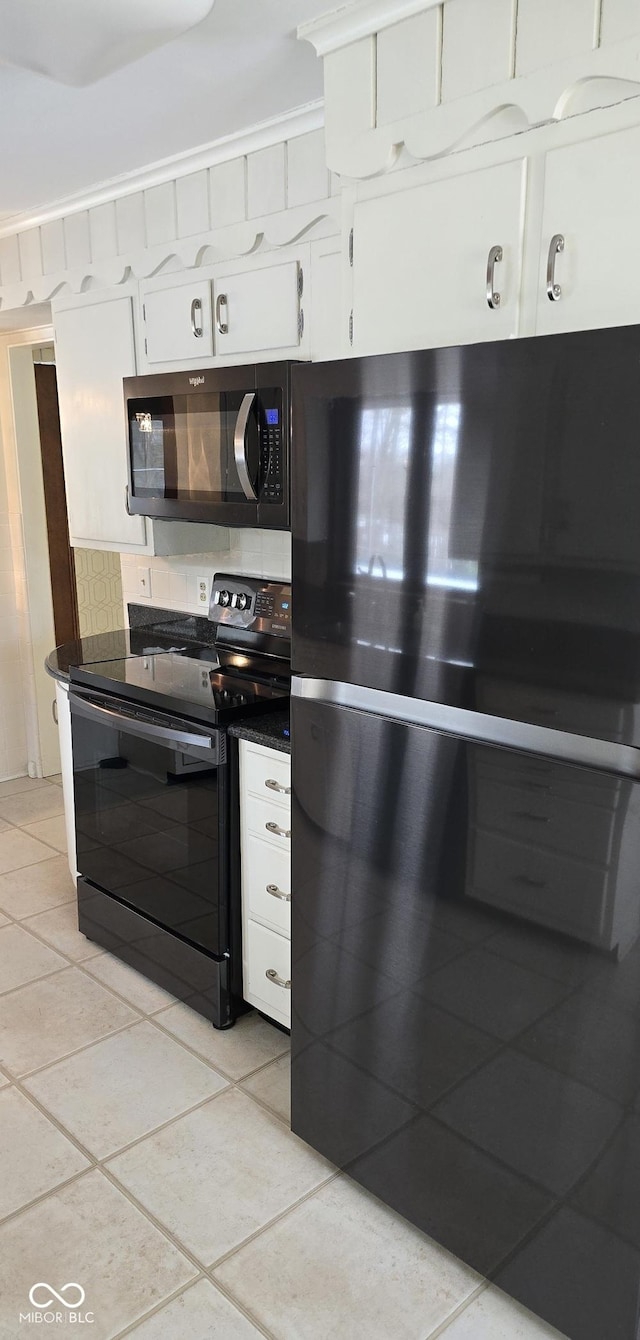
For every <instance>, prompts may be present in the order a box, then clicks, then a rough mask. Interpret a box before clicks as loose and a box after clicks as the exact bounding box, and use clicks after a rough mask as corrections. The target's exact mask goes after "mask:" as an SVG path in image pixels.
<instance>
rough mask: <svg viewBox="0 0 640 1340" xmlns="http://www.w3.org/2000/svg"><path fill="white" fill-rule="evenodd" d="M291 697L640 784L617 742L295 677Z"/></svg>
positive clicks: (634, 752)
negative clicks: (612, 775) (455, 736)
mask: <svg viewBox="0 0 640 1340" xmlns="http://www.w3.org/2000/svg"><path fill="white" fill-rule="evenodd" d="M291 696H292V697H293V698H305V699H307V700H309V701H312V702H324V703H329V704H332V705H334V706H336V707H348V708H351V709H353V710H356V711H360V712H374V713H376V714H377V715H378V716H383V717H387V718H388V719H389V720H390V721H397V722H403V723H404V724H406V725H410V726H426V727H430V728H431V729H434V730H440V731H445V732H448V733H449V734H450V735H461V736H464V737H465V738H468V739H472V740H478V741H479V742H481V743H484V744H496V745H503V746H505V747H506V748H509V749H520V750H522V751H523V752H526V753H533V754H541V755H544V756H545V757H546V758H554V759H559V760H562V761H563V762H565V763H576V764H578V765H580V766H583V767H589V768H598V769H600V770H602V771H604V772H612V773H617V774H621V775H623V776H625V777H633V778H640V749H636V748H634V746H633V745H627V744H616V743H615V741H612V740H602V739H595V738H593V737H591V736H586V735H575V734H573V733H572V732H571V731H563V730H556V729H555V728H552V727H550V726H536V725H534V724H532V723H531V722H527V721H515V720H512V719H510V718H508V717H497V716H491V715H490V714H489V713H485V712H472V711H469V710H468V709H467V708H464V707H451V706H450V705H449V704H448V703H436V702H428V701H426V700H424V699H420V698H408V697H405V696H403V695H402V694H399V693H388V692H386V691H385V690H383V689H371V688H367V687H365V686H364V685H360V684H344V683H341V682H339V681H337V680H327V679H313V678H306V677H304V678H303V677H301V676H299V675H295V676H294V677H293V678H292V681H291Z"/></svg>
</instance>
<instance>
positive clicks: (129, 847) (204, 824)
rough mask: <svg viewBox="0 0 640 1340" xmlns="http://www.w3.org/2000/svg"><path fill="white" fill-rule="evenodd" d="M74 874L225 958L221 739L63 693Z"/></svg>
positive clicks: (188, 725) (104, 700)
mask: <svg viewBox="0 0 640 1340" xmlns="http://www.w3.org/2000/svg"><path fill="white" fill-rule="evenodd" d="M69 697H70V704H71V725H72V737H73V777H74V790H75V819H76V842H77V865H78V871H79V873H80V875H81V876H84V878H85V879H86V880H88V881H90V883H91V884H93V885H95V886H96V887H97V888H99V889H101V890H102V891H103V892H104V893H106V894H109V895H110V896H111V897H113V898H115V899H117V900H118V901H119V902H121V903H123V904H125V905H126V906H128V907H130V908H133V909H134V911H136V912H137V913H139V914H141V915H142V916H144V917H146V918H147V919H149V920H150V921H152V922H154V923H155V924H156V925H158V926H161V927H163V928H164V929H166V930H168V931H170V932H171V933H172V934H173V935H176V936H179V937H180V939H182V940H183V941H185V942H186V943H187V944H190V945H192V946H195V947H196V948H197V949H201V950H206V951H207V953H209V954H212V955H215V956H216V957H220V956H223V955H226V954H228V952H229V910H228V869H229V851H228V832H229V824H228V816H227V808H228V780H227V766H226V737H225V735H224V732H222V731H219V730H213V729H207V728H203V727H201V726H198V725H197V724H196V723H193V722H190V721H186V720H184V719H180V718H175V717H171V716H169V715H168V714H165V713H162V712H155V711H153V710H149V709H148V708H142V707H137V706H135V705H134V704H132V703H128V702H123V701H122V700H120V699H118V698H117V697H115V696H112V695H110V694H101V693H96V692H94V691H91V692H90V693H88V692H85V691H84V690H81V689H79V688H78V687H77V686H73V687H72V690H71V693H70V695H69Z"/></svg>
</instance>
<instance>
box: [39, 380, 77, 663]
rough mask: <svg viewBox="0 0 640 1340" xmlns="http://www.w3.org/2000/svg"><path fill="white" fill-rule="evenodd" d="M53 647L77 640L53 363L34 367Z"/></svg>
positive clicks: (74, 586) (74, 573) (71, 553)
mask: <svg viewBox="0 0 640 1340" xmlns="http://www.w3.org/2000/svg"><path fill="white" fill-rule="evenodd" d="M34 373H35V383H36V401H37V405H38V425H39V429H40V453H41V456H42V480H43V484H44V504H45V510H46V514H47V538H48V544H49V567H50V569H51V596H52V600H53V623H54V628H55V635H56V646H60V644H61V643H63V642H73V641H74V640H75V639H76V638H77V637H79V635H80V634H79V620H78V597H77V589H76V571H75V564H74V560H73V550H72V549H71V546H70V544H69V524H68V520H67V495H66V492H65V486H64V465H63V460H62V440H61V437H60V415H59V411H58V383H57V379H56V368H55V363H36V364H35V366H34Z"/></svg>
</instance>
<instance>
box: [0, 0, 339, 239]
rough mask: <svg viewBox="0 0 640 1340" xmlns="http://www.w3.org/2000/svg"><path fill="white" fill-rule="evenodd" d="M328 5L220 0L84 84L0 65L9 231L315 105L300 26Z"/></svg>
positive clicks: (0, 172) (2, 196)
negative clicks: (33, 215)
mask: <svg viewBox="0 0 640 1340" xmlns="http://www.w3.org/2000/svg"><path fill="white" fill-rule="evenodd" d="M54 3H55V0H51V4H54ZM105 3H107V4H108V3H109V0H105ZM177 3H179V0H177ZM333 7H335V0H334V3H333V4H332V3H331V0H216V2H215V4H214V6H213V9H212V10H211V12H210V13H209V14H208V15H207V17H206V18H205V19H204V20H203V21H202V22H201V23H199V24H198V25H197V26H196V27H194V28H191V29H190V31H189V32H187V33H185V34H184V35H183V36H181V37H178V38H176V39H175V40H173V41H170V42H168V43H167V44H166V45H164V46H162V47H160V48H159V49H158V50H156V51H153V52H152V53H150V54H149V55H146V56H143V57H142V58H141V59H139V60H136V61H134V62H133V63H132V64H129V65H126V66H125V67H124V68H122V69H119V70H117V71H116V72H114V73H113V74H109V75H107V76H105V77H104V78H103V79H100V80H98V82H96V83H93V84H91V85H89V86H85V87H81V88H78V87H69V86H68V85H65V84H62V83H57V82H54V81H53V80H52V79H50V78H48V77H47V76H45V75H40V74H36V73H33V72H32V71H30V70H25V69H18V68H15V67H13V66H9V65H2V64H0V219H2V220H4V223H5V227H6V223H7V220H8V219H9V218H10V217H11V216H12V215H14V214H24V213H28V212H30V211H37V210H38V209H39V208H40V207H44V206H47V205H50V204H52V203H53V202H55V201H58V200H61V199H64V198H65V197H67V196H70V195H75V194H77V193H79V192H84V191H88V190H89V189H90V188H91V187H93V186H96V185H98V184H99V183H102V182H104V181H107V180H108V179H109V178H111V177H117V176H120V175H121V174H123V173H128V172H134V171H135V170H137V169H141V168H144V167H146V166H148V165H149V164H152V163H155V162H158V161H159V160H161V159H164V158H169V157H172V156H173V155H174V154H180V153H185V152H188V151H189V150H191V149H197V148H198V147H200V146H202V145H206V144H209V143H211V142H212V141H214V140H218V139H221V138H223V137H224V136H227V135H233V134H234V133H237V132H239V131H241V130H243V129H245V128H248V127H250V126H254V125H256V124H258V123H259V122H261V121H265V120H269V119H270V118H272V117H277V116H279V115H282V114H284V113H286V112H288V111H291V110H293V109H294V108H297V107H302V106H304V104H306V103H309V102H313V101H315V100H316V99H318V98H320V97H321V96H322V64H321V61H319V60H318V58H317V57H316V55H315V53H314V51H313V48H312V47H311V46H310V45H309V43H307V42H298V41H297V39H296V27H297V25H298V24H299V23H303V22H305V21H306V20H307V19H311V18H315V17H316V16H317V15H319V14H322V13H325V12H326V11H327V10H329V9H331V8H333ZM70 40H72V35H70Z"/></svg>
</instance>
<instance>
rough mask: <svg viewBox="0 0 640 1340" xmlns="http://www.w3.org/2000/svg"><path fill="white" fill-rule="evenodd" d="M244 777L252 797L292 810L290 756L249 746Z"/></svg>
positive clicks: (245, 758)
mask: <svg viewBox="0 0 640 1340" xmlns="http://www.w3.org/2000/svg"><path fill="white" fill-rule="evenodd" d="M243 777H244V784H245V787H246V789H247V791H248V792H250V793H251V795H253V796H259V797H260V799H261V800H265V799H268V800H270V801H274V802H275V804H277V805H284V806H286V808H287V809H288V810H290V808H291V759H290V758H289V756H288V754H276V753H275V751H274V750H273V749H269V750H266V749H265V750H262V749H259V748H252V747H251V746H248V747H247V749H246V752H245V754H244V772H243Z"/></svg>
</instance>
